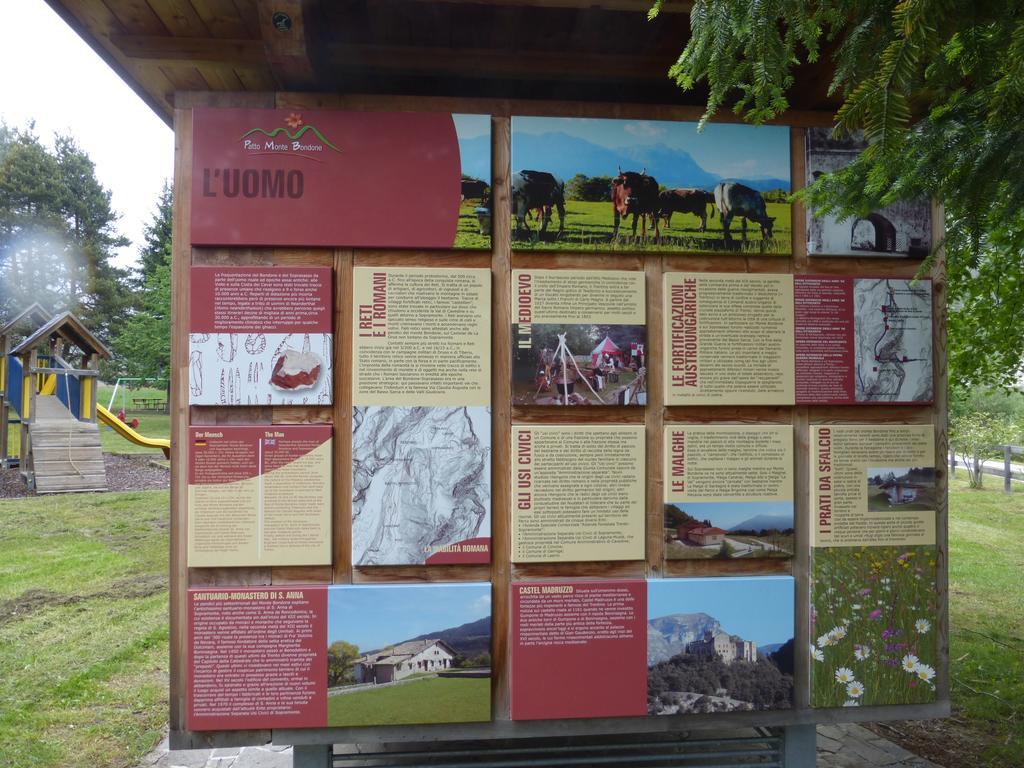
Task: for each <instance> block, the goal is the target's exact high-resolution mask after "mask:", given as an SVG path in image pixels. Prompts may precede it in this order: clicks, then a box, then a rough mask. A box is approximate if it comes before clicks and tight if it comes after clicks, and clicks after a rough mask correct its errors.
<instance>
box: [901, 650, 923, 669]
mask: <svg viewBox="0 0 1024 768" xmlns="http://www.w3.org/2000/svg"><path fill="white" fill-rule="evenodd" d="M919 663H920V662H919V661H918V659H917V656H915V655H914V654H912V653H908V654H907V655H906V656H904V657H903V671H904V672H917V666H918V664H919Z"/></svg>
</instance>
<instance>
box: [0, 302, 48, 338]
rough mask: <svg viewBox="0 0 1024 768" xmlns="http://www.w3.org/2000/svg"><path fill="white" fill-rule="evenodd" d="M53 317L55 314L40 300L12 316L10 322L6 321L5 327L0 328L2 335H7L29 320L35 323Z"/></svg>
mask: <svg viewBox="0 0 1024 768" xmlns="http://www.w3.org/2000/svg"><path fill="white" fill-rule="evenodd" d="M51 317H53V315H52V314H50V313H49V312H48V311H46V309H44V308H43V306H42V305H40V304H39V303H38V302H34V303H32V304H30V305H29V306H28V307H27V308H26V309H24V310H23V311H22V312H19V313H18V314H17V315H15V316H14V317H13V318H11V320H10V321H9V322H7V323H5V324H4V325H3V327H2V328H0V337H3V336H6V335H7V334H9V333H10V332H11V331H13V330H16V329H18V328H20V327H22V326H23V324H25V323H27V322H31V323H33V324H37V323H45V322H46V321H47V320H49V319H50V318H51Z"/></svg>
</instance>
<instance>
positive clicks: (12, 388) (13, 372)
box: [7, 355, 21, 418]
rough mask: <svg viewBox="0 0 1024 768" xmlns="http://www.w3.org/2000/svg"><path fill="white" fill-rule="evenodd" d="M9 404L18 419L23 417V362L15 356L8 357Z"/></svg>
mask: <svg viewBox="0 0 1024 768" xmlns="http://www.w3.org/2000/svg"><path fill="white" fill-rule="evenodd" d="M7 402H9V403H10V404H11V410H13V411H14V412H15V413H16V414H18V417H19V418H20V417H21V361H20V360H19V359H18V358H16V357H14V355H8V356H7Z"/></svg>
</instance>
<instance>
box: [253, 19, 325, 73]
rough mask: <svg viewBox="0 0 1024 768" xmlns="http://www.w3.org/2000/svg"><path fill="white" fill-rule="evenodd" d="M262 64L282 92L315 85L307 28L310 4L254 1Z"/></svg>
mask: <svg viewBox="0 0 1024 768" xmlns="http://www.w3.org/2000/svg"><path fill="white" fill-rule="evenodd" d="M257 5H258V11H259V20H260V32H261V34H262V36H263V46H264V50H265V52H266V54H265V60H266V63H267V64H268V65H269V66H270V71H271V72H272V73H273V75H274V79H275V80H276V81H277V83H278V85H279V86H280V87H281V88H284V89H286V90H295V91H303V90H310V89H312V88H313V87H314V86H315V85H316V77H315V73H314V71H313V61H312V59H311V58H310V56H309V46H308V40H307V37H306V24H307V22H308V21H309V17H310V13H309V7H310V0H257Z"/></svg>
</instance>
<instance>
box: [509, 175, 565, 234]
mask: <svg viewBox="0 0 1024 768" xmlns="http://www.w3.org/2000/svg"><path fill="white" fill-rule="evenodd" d="M552 208H554V209H555V210H557V211H558V233H557V234H556V235H555V237H556V239H557V238H558V237H561V235H562V233H563V232H564V231H565V183H564V182H563V181H562V180H561V179H559V178H558V177H557V176H555V175H554V174H551V173H548V172H547V171H530V170H523V171H519V172H518V173H516V174H514V175H513V176H512V216H513V217H514V218H515V222H516V237H523V236H524V235H525V233H527V232H529V231H530V228H529V226H527V224H526V217H527V215H528V214H529V213H530V212H531V211H536V212H537V218H539V219H540V230H539V231H538V233H537V237H538V239H542V238H543V237H544V233H545V232H547V229H548V224H550V223H551V209H552Z"/></svg>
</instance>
